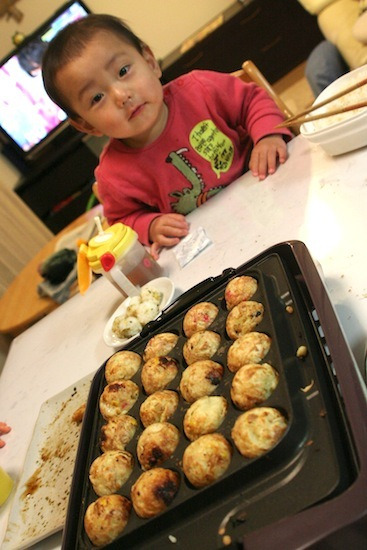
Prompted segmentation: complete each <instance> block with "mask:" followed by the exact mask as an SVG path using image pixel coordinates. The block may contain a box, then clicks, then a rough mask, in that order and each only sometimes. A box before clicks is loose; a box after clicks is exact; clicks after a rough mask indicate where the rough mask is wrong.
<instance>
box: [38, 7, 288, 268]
mask: <svg viewBox="0 0 367 550" xmlns="http://www.w3.org/2000/svg"><path fill="white" fill-rule="evenodd" d="M42 71H43V79H44V84H45V88H46V91H47V93H48V94H49V96H50V97H51V99H52V100H53V101H54V102H55V103H57V104H58V105H59V106H60V107H61V108H62V109H63V110H64V111H65V112H66V113H67V115H68V116H69V117H70V122H71V124H73V126H75V128H77V129H78V130H80V131H81V132H85V133H87V134H91V135H94V136H103V135H106V136H108V137H109V138H110V141H109V143H108V144H107V146H106V147H105V149H104V151H103V152H102V154H101V157H100V163H99V166H98V167H97V169H96V179H97V182H98V194H99V197H100V199H101V201H102V202H103V207H104V213H105V216H106V217H107V220H108V222H109V223H115V222H117V221H122V222H123V223H125V224H126V225H129V226H130V227H133V228H134V229H135V230H136V231H137V233H138V235H139V239H140V241H141V242H142V243H144V244H146V245H148V244H150V245H151V252H152V254H153V256H155V257H157V254H158V250H159V249H160V248H161V247H162V246H173V245H175V244H177V243H178V242H179V240H180V239H181V238H182V237H184V236H185V235H187V233H188V224H187V222H186V219H185V215H186V214H188V213H189V212H191V211H192V210H194V209H195V208H196V207H197V206H199V205H200V204H202V203H203V202H205V201H206V200H207V199H208V198H210V197H212V196H213V195H215V194H216V193H218V192H219V191H220V190H221V189H223V188H224V187H226V186H227V185H228V184H230V183H231V182H232V181H234V180H235V179H236V178H238V177H239V176H240V175H241V174H242V173H244V172H245V171H246V170H248V169H249V168H250V170H251V171H252V173H253V175H254V176H256V177H258V178H259V179H260V180H262V179H264V178H265V177H266V176H267V174H272V173H274V172H275V170H276V168H277V163H278V162H279V163H284V162H285V161H286V159H287V145H286V141H288V140H289V139H291V137H292V134H291V133H290V132H289V131H288V130H287V129H284V128H283V129H276V128H275V127H276V125H277V124H278V123H280V122H281V121H282V120H283V118H284V117H283V116H282V114H281V112H280V111H279V109H278V108H277V107H276V105H275V104H274V102H273V100H272V99H270V98H269V96H268V95H267V94H266V92H265V91H264V90H262V88H259V87H258V86H256V85H255V84H246V83H244V82H242V81H241V80H240V79H239V78H236V77H234V76H231V75H228V74H222V73H217V72H214V71H193V72H191V73H189V74H187V75H184V76H182V77H179V78H177V79H176V80H174V81H172V82H170V83H168V84H166V85H165V86H162V84H161V82H160V77H161V75H162V73H161V70H160V67H159V65H158V63H157V61H156V59H155V57H154V55H153V53H152V51H151V49H150V48H149V47H148V46H147V45H146V44H144V43H143V42H142V41H141V40H140V39H139V38H138V37H137V36H136V35H135V34H134V33H133V32H132V31H131V30H130V29H129V28H128V27H127V26H125V24H124V23H123V22H122V21H121V20H120V19H118V18H116V17H114V16H110V15H102V14H91V15H89V16H87V17H85V18H83V19H80V20H78V21H76V22H74V23H71V24H70V25H69V26H67V27H66V28H64V29H63V30H61V31H60V32H59V33H58V34H57V35H56V37H55V38H54V39H53V40H52V41H51V43H50V44H49V47H48V49H47V50H46V53H45V56H44V58H43V66H42Z"/></svg>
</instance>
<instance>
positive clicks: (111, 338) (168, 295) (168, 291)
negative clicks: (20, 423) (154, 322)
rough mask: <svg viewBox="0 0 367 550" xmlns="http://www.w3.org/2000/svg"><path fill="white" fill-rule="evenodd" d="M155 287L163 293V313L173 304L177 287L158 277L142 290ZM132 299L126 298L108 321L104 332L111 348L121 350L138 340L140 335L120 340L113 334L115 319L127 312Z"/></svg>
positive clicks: (160, 309) (161, 309)
mask: <svg viewBox="0 0 367 550" xmlns="http://www.w3.org/2000/svg"><path fill="white" fill-rule="evenodd" d="M149 287H153V288H155V289H156V290H159V291H160V292H161V293H162V295H163V296H162V301H161V303H160V305H159V313H158V315H160V314H161V312H162V311H163V310H164V309H165V308H166V307H167V306H168V305H169V304H170V303H171V301H172V298H173V294H174V292H175V286H174V284H173V282H172V281H171V279H169V278H168V277H158V279H153V281H149V283H146V284H145V285H144V286H143V287H142V288H149ZM130 300H131V298H126V300H124V301H123V302H122V303H121V304H120V305H119V307H118V308H117V309H116V310H115V311H114V312H113V314H112V315H111V317H110V318H109V319H108V321H107V323H106V326H105V329H104V331H103V339H104V341H105V343H106V344H107V346H111V347H113V348H120V347H122V346H125V345H126V344H128V343H129V342H131V340H133V339H134V338H136V336H138V334H136V335H135V336H132V337H131V338H118V337H117V336H116V335H115V334H114V333H113V332H112V325H113V321H114V319H115V317H117V316H118V315H123V314H124V313H125V311H126V308H127V307H128V305H129V303H130Z"/></svg>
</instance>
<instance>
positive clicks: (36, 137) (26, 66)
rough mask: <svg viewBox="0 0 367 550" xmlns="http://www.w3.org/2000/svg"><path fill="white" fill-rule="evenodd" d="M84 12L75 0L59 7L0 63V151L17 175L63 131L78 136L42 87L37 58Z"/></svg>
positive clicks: (39, 61) (87, 11) (82, 15)
mask: <svg viewBox="0 0 367 550" xmlns="http://www.w3.org/2000/svg"><path fill="white" fill-rule="evenodd" d="M88 13H90V10H89V8H88V7H87V6H86V5H85V4H84V2H82V1H80V0H77V1H69V2H67V3H65V4H63V6H62V7H61V8H59V9H58V10H57V11H56V12H55V13H54V14H53V15H52V16H51V17H50V18H49V19H47V21H45V22H44V23H43V24H42V25H41V26H40V27H39V28H38V29H37V30H36V31H34V32H33V33H32V34H31V35H29V36H28V37H27V38H25V39H24V40H23V42H22V43H21V44H20V45H19V46H18V47H17V48H16V49H14V50H13V51H12V52H10V54H8V55H7V56H6V58H5V59H3V60H2V61H1V62H0V140H1V142H2V144H3V147H2V151H1V152H2V153H3V154H4V155H5V156H6V157H7V158H9V160H11V161H12V162H13V164H15V165H16V166H17V167H18V168H19V169H20V170H21V171H23V172H24V170H22V168H25V171H26V170H27V168H29V167H32V166H34V165H35V164H36V163H37V159H39V158H42V156H45V154H46V156H48V153H49V151H45V149H46V150H47V146H50V144H52V142H53V141H55V140H56V138H57V137H58V136H60V138H61V134H62V133H63V132H65V131H67V130H68V131H69V132H72V133H73V135H75V134H78V132H76V131H74V129H72V127H71V126H70V125H69V123H68V119H67V116H66V114H65V112H64V111H63V110H62V109H60V108H59V107H58V106H57V105H56V104H55V103H54V102H53V101H51V99H50V98H49V97H48V95H47V93H46V91H45V89H44V86H43V81H42V70H41V69H42V56H43V53H44V51H45V49H46V48H47V44H48V42H50V41H51V40H52V38H53V37H54V36H55V35H56V34H57V33H58V32H59V31H60V30H61V29H62V28H64V27H65V26H67V25H68V24H69V23H71V22H72V21H75V20H77V19H80V18H81V17H85V16H86V15H87V14H88ZM64 137H65V136H64ZM54 145H55V144H54ZM51 148H52V147H51ZM54 149H57V150H59V147H54Z"/></svg>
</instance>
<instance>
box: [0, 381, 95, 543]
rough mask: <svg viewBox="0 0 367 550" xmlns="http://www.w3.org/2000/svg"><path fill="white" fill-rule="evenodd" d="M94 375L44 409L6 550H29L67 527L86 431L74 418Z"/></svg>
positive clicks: (18, 493) (12, 515)
mask: <svg viewBox="0 0 367 550" xmlns="http://www.w3.org/2000/svg"><path fill="white" fill-rule="evenodd" d="M94 375H95V372H93V373H91V374H88V375H87V376H85V377H84V378H82V379H81V380H79V381H78V382H75V384H72V385H71V386H69V387H68V388H66V389H65V390H63V391H62V392H61V393H59V394H57V395H55V396H54V397H51V398H50V399H48V400H47V401H45V402H44V403H43V404H42V405H41V409H40V412H39V416H38V419H37V422H36V424H35V428H34V432H33V436H32V439H31V443H30V445H29V448H28V451H27V456H26V459H25V463H24V469H23V472H22V475H21V478H20V480H19V483H18V486H17V489H16V493H15V495H14V499H13V503H12V508H11V511H10V516H9V521H8V526H7V530H6V533H5V538H4V541H3V544H2V546H1V548H2V550H21V549H25V548H29V547H30V546H32V545H33V544H36V543H37V542H39V541H41V540H42V539H44V538H46V537H48V536H50V535H52V534H53V533H56V532H57V531H60V530H61V529H62V528H63V526H64V524H65V518H66V508H67V503H68V498H69V492H70V485H71V479H72V475H73V471H74V463H75V457H76V452H77V448H78V442H79V434H80V428H81V424H76V422H73V421H72V415H73V413H74V412H75V411H76V410H77V409H78V408H79V407H80V406H81V405H82V404H83V403H85V402H86V401H87V398H88V394H89V390H90V386H91V381H92V379H93V376H94ZM25 495H27V496H25Z"/></svg>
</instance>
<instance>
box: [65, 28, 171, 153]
mask: <svg viewBox="0 0 367 550" xmlns="http://www.w3.org/2000/svg"><path fill="white" fill-rule="evenodd" d="M160 76H161V70H160V68H159V66H158V63H157V61H156V60H155V58H154V56H153V54H152V52H151V51H150V50H149V48H144V51H143V55H141V54H140V53H139V52H138V51H137V50H136V49H135V48H134V47H133V46H132V45H130V44H129V43H127V42H125V41H123V40H122V39H120V38H118V37H117V36H115V35H113V34H107V33H106V32H102V31H101V32H99V33H98V34H97V35H96V36H95V37H94V39H93V40H92V41H91V42H90V43H89V44H88V45H87V46H86V47H85V48H84V50H83V52H82V54H81V55H80V57H77V58H76V59H74V60H73V61H71V62H70V63H68V64H67V65H66V66H65V67H63V68H62V69H61V70H60V71H59V72H58V74H57V82H56V84H57V85H58V87H59V89H60V91H61V92H62V94H63V95H64V96H65V97H67V98H68V101H69V104H70V105H71V107H72V109H73V110H74V112H76V113H78V115H79V117H78V119H76V120H73V121H72V123H73V124H74V126H76V127H77V128H78V129H79V130H81V131H82V132H86V133H89V134H92V135H97V136H102V135H106V136H109V137H113V138H117V139H122V140H123V141H124V142H125V143H126V144H127V145H129V146H131V147H142V146H144V145H147V144H148V143H151V142H152V141H154V140H155V139H156V138H157V137H158V136H159V135H160V134H161V132H162V131H163V129H164V127H165V124H166V121H167V107H166V105H165V104H164V102H163V89H162V85H161V83H160V81H159V77H160Z"/></svg>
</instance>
